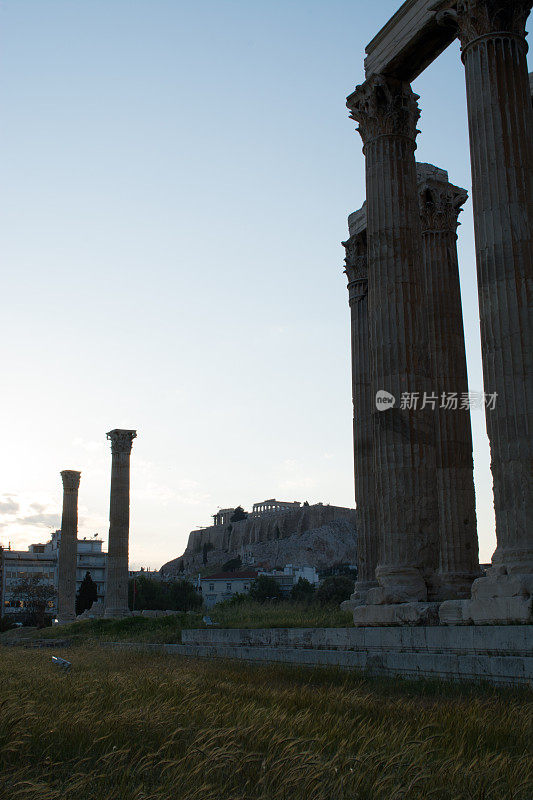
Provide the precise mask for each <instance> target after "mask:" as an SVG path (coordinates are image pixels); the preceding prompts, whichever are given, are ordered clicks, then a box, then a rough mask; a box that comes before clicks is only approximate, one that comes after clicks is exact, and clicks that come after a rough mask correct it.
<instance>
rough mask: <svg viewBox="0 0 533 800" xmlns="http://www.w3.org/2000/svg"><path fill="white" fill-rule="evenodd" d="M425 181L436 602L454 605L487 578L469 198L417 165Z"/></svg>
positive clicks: (441, 175)
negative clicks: (478, 492)
mask: <svg viewBox="0 0 533 800" xmlns="http://www.w3.org/2000/svg"><path fill="white" fill-rule="evenodd" d="M417 177H418V194H419V201H420V218H421V221H422V242H423V254H424V266H425V270H424V271H425V279H426V284H425V287H426V291H425V302H426V307H427V318H428V321H429V341H430V352H431V365H432V373H433V380H434V385H433V391H434V395H433V397H432V399H431V403H432V408H434V421H435V429H436V442H435V444H436V466H437V495H438V502H439V568H438V571H437V572H436V573H435V575H434V576H433V577H432V579H431V580H430V596H431V597H432V598H433V599H437V600H446V599H449V598H461V597H469V596H470V589H471V586H472V582H473V581H474V579H475V578H477V577H479V574H480V572H479V560H478V541H477V532H476V500H475V490H474V464H473V459H472V430H471V425H470V409H469V406H468V403H463V402H462V399H463V398H464V397H466V398H468V396H469V395H468V377H467V368H466V351H465V337H464V327H463V314H462V307H461V288H460V282H459V263H458V258H457V232H456V231H457V227H458V224H459V222H458V216H459V214H460V212H461V206H462V205H463V204H464V203H465V202H466V200H467V198H468V193H467V192H466V190H465V189H460V188H459V187H458V186H453V185H452V184H451V183H449V181H448V173H447V172H446V171H445V170H443V169H439V168H438V167H434V166H433V165H432V164H417Z"/></svg>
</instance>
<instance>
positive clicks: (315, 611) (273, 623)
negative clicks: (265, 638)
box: [210, 600, 353, 628]
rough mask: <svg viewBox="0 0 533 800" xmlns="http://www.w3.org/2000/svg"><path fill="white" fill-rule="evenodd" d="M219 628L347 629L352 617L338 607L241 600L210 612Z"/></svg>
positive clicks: (314, 603)
mask: <svg viewBox="0 0 533 800" xmlns="http://www.w3.org/2000/svg"><path fill="white" fill-rule="evenodd" d="M210 615H211V618H212V620H213V622H217V623H218V624H219V625H220V627H221V628H346V627H348V626H353V615H352V614H351V613H350V612H349V611H341V609H340V608H339V606H324V605H321V604H320V603H318V602H316V601H315V602H310V603H308V602H292V601H289V600H282V601H279V602H273V603H257V602H254V601H253V600H244V601H243V602H242V603H239V604H236V605H232V604H231V603H221V604H220V605H217V606H214V608H213V609H212V610H211V612H210Z"/></svg>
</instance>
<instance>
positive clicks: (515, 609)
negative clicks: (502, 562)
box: [439, 569, 533, 625]
mask: <svg viewBox="0 0 533 800" xmlns="http://www.w3.org/2000/svg"><path fill="white" fill-rule="evenodd" d="M439 618H440V621H441V623H442V624H445V625H472V624H473V625H516V624H531V623H533V574H529V575H519V574H516V573H513V574H511V575H508V574H505V573H502V572H501V571H498V569H494V570H492V573H491V574H490V575H488V576H487V577H486V578H478V579H477V580H476V581H474V583H473V584H472V598H471V599H470V600H448V601H447V602H444V603H442V604H441V606H440V608H439Z"/></svg>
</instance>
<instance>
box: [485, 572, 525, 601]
mask: <svg viewBox="0 0 533 800" xmlns="http://www.w3.org/2000/svg"><path fill="white" fill-rule="evenodd" d="M532 594H533V575H520V574H511V575H498V574H493V575H490V576H489V577H487V578H478V579H477V580H476V581H474V583H473V584H472V599H473V600H485V599H489V598H494V597H524V598H527V597H530V596H531V595H532Z"/></svg>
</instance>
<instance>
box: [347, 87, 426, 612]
mask: <svg viewBox="0 0 533 800" xmlns="http://www.w3.org/2000/svg"><path fill="white" fill-rule="evenodd" d="M347 105H348V108H349V109H350V111H351V116H352V118H353V119H355V120H357V122H358V123H359V132H360V134H361V137H362V139H363V143H364V147H363V152H364V154H365V156H366V190H367V239H368V319H369V328H370V345H371V352H372V396H373V398H375V401H376V408H375V409H374V412H373V415H374V475H375V492H376V498H377V501H378V502H377V515H376V517H377V521H378V529H379V553H380V559H379V564H378V567H377V570H376V578H377V580H378V582H379V584H380V588H377V589H370V591H369V592H368V595H367V603H368V605H367V606H366V607H365V606H360V607H358V608H356V609H355V610H354V622H355V623H356V624H360V625H364V624H391V623H400V622H402V621H403V620H404V619H405V615H406V614H409V615H410V614H411V612H413V614H414V618H415V619H416V620H417V621H418V620H419V612H420V614H423V613H425V612H426V611H427V609H422V608H421V607H420V609H419V610H417V609H413V608H410V609H406V608H405V604H406V603H407V604H408V605H409V606H413V605H416V604H417V601H425V600H427V585H426V580H427V578H428V577H429V575H430V574H432V573H433V572H434V570H435V569H436V567H437V558H438V508H437V497H436V478H435V441H434V440H435V436H434V420H433V412H432V411H431V410H430V409H429V408H425V409H422V408H421V404H420V402H419V399H421V398H422V397H423V394H424V392H426V393H430V392H431V383H432V381H431V360H430V355H429V336H428V323H427V319H426V316H425V310H424V305H423V299H424V298H423V291H424V269H423V257H422V232H421V225H420V215H419V208H418V193H417V178H416V167H415V155H414V153H415V148H416V134H417V129H416V124H417V121H418V118H419V116H420V112H419V110H418V105H417V96H416V95H415V94H413V92H412V90H411V87H410V86H409V84H408V83H405V82H404V81H400V80H398V79H395V78H390V77H385V76H382V75H373V76H372V77H370V78H369V79H368V80H367V81H366V82H365V83H364V84H363V85H362V86H359V87H357V89H356V91H355V92H354V93H353V94H352V95H350V97H348V100H347ZM378 393H384V394H378ZM391 395H392V397H393V398H394V403H392V402H388V401H390V396H391ZM406 398H407V401H406ZM414 398H417V407H416V408H414V407H413V406H414ZM380 400H384V401H385V402H381V403H380V402H379V401H380ZM378 405H379V408H385V409H386V410H377V408H378ZM412 601H415V602H414V603H413V602H412ZM391 604H404V606H403V607H402V606H401V605H397V606H396V607H395V606H394V605H391ZM421 605H423V604H421ZM420 621H421V620H420Z"/></svg>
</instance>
